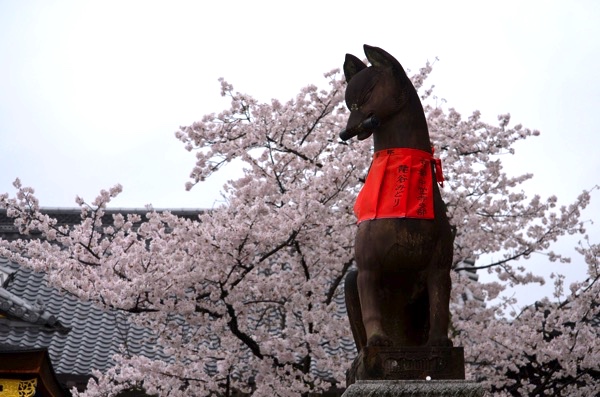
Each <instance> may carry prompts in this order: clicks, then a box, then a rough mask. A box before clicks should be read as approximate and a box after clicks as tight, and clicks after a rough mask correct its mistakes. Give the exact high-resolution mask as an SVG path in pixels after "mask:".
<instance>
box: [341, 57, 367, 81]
mask: <svg viewBox="0 0 600 397" xmlns="http://www.w3.org/2000/svg"><path fill="white" fill-rule="evenodd" d="M366 67H367V65H365V64H364V62H363V61H361V60H360V59H358V58H357V57H355V56H354V55H352V54H346V60H345V61H344V76H346V83H349V82H350V79H352V77H354V75H355V74H356V73H358V72H360V71H361V70H363V69H364V68H366Z"/></svg>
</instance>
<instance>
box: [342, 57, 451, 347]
mask: <svg viewBox="0 0 600 397" xmlns="http://www.w3.org/2000/svg"><path fill="white" fill-rule="evenodd" d="M364 51H365V54H366V56H367V59H368V61H369V62H370V64H371V66H367V65H365V64H364V63H363V62H362V61H361V60H360V59H358V58H357V57H355V56H354V55H351V54H347V55H346V59H345V62H344V75H345V77H346V81H347V88H346V93H345V99H346V105H347V107H348V109H349V110H350V116H349V119H348V122H347V126H346V129H345V130H344V131H342V133H340V137H341V138H342V139H344V140H347V139H350V138H352V137H354V136H356V137H357V139H359V140H364V139H367V138H369V137H371V136H373V145H374V157H373V162H372V164H371V168H370V170H369V174H368V176H367V179H366V182H365V185H364V186H363V189H362V190H361V192H360V194H359V196H358V198H357V201H356V205H355V207H354V210H355V213H356V215H357V217H358V228H357V232H356V240H355V259H356V264H357V268H358V270H357V271H353V272H351V273H349V274H348V276H347V277H346V280H345V294H346V306H347V310H348V317H349V319H350V325H351V329H352V334H353V336H354V340H355V343H356V347H357V350H358V351H359V352H361V351H362V350H363V349H365V348H366V347H411V346H428V347H451V346H452V342H451V341H450V339H449V338H448V325H449V300H450V289H451V281H450V271H451V267H452V260H453V258H452V257H453V241H454V233H453V229H452V227H451V226H450V223H449V220H448V217H447V215H446V206H445V204H444V202H443V201H442V197H441V195H440V190H439V188H438V183H442V182H443V175H442V172H441V164H440V162H439V160H436V159H434V158H433V150H432V146H431V142H430V138H429V131H428V128H427V121H426V118H425V114H424V112H423V107H422V105H421V101H420V99H419V96H418V94H417V91H416V89H415V88H414V86H413V84H412V83H411V81H410V79H409V78H408V77H407V75H406V73H405V71H404V69H403V68H402V66H401V65H400V63H399V62H398V61H397V60H396V59H395V58H394V57H393V56H391V55H390V54H388V53H387V52H386V51H384V50H382V49H380V48H377V47H371V46H368V45H365V46H364Z"/></svg>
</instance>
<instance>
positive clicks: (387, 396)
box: [342, 380, 484, 397]
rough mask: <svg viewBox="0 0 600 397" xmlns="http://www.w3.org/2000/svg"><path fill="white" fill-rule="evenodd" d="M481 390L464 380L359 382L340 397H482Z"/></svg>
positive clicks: (482, 392) (473, 383)
mask: <svg viewBox="0 0 600 397" xmlns="http://www.w3.org/2000/svg"><path fill="white" fill-rule="evenodd" d="M483 395H484V390H483V388H482V387H481V386H480V385H479V384H477V383H475V382H469V381H466V380H438V381H436V380H430V381H426V380H359V381H357V382H356V383H354V384H353V385H351V386H350V387H349V388H347V389H346V391H345V392H344V394H342V397H409V396H410V397H482V396H483Z"/></svg>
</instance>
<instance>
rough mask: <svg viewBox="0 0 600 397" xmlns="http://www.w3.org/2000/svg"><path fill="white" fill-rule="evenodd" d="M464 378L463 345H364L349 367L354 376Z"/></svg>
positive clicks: (368, 377) (360, 378) (351, 378)
mask: <svg viewBox="0 0 600 397" xmlns="http://www.w3.org/2000/svg"><path fill="white" fill-rule="evenodd" d="M428 376H429V377H430V378H431V379H435V380H441V379H454V380H459V379H465V362H464V352H463V348H462V347H377V346H375V347H370V346H367V347H364V348H363V349H362V351H361V353H360V354H359V355H358V357H357V358H356V359H355V360H354V363H353V364H352V368H351V369H350V371H348V377H347V379H346V384H347V385H350V384H352V383H354V381H355V380H419V379H420V380H425V379H427V377H428Z"/></svg>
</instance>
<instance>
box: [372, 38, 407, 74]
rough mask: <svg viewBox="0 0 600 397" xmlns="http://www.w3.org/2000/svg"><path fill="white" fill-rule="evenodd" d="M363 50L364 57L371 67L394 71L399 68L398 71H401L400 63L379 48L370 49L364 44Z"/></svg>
mask: <svg viewBox="0 0 600 397" xmlns="http://www.w3.org/2000/svg"><path fill="white" fill-rule="evenodd" d="M363 48H364V49H365V55H366V56H367V59H368V60H369V62H371V65H373V66H375V67H384V68H387V67H392V68H394V69H398V68H399V69H400V70H403V69H402V66H401V65H400V62H398V61H397V60H396V58H394V57H393V56H391V55H390V54H388V53H387V52H386V51H384V50H382V49H381V48H378V47H371V46H370V45H366V44H365V45H364V46H363Z"/></svg>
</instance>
